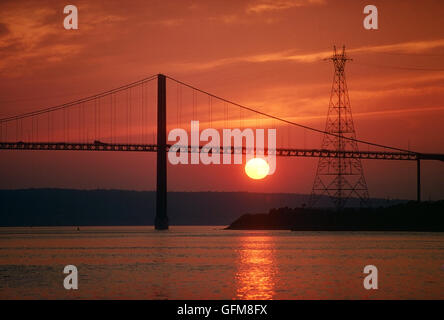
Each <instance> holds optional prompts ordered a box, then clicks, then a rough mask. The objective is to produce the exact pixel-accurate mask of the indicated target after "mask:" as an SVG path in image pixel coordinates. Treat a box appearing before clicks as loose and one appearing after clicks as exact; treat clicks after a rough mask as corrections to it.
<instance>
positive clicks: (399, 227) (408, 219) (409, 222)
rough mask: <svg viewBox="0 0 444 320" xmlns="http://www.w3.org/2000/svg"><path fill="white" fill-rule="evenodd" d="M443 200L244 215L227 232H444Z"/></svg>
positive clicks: (291, 209) (292, 209) (273, 210)
mask: <svg viewBox="0 0 444 320" xmlns="http://www.w3.org/2000/svg"><path fill="white" fill-rule="evenodd" d="M443 212H444V200H441V201H433V202H432V201H428V202H421V203H418V202H416V201H410V202H407V203H400V204H396V205H392V206H389V207H379V208H363V209H344V210H343V211H341V212H335V211H333V210H326V209H306V208H279V209H272V210H270V211H269V213H266V214H264V213H262V214H244V215H242V216H241V217H240V218H238V219H236V220H235V221H234V222H233V223H231V224H230V225H229V226H228V227H227V229H235V230H293V231H414V232H416V231H418V232H422V231H430V232H444V215H443Z"/></svg>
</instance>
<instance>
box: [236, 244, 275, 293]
mask: <svg viewBox="0 0 444 320" xmlns="http://www.w3.org/2000/svg"><path fill="white" fill-rule="evenodd" d="M240 241H241V247H240V249H239V250H238V259H237V273H236V299H248V300H249V299H252V300H254V299H259V300H269V299H273V296H274V294H275V279H276V274H277V265H276V262H275V256H274V245H275V244H274V239H273V237H270V236H248V237H241V238H240Z"/></svg>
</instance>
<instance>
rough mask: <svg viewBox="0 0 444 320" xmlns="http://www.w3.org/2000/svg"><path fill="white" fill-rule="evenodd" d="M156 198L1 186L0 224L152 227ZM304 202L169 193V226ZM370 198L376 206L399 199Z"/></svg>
mask: <svg viewBox="0 0 444 320" xmlns="http://www.w3.org/2000/svg"><path fill="white" fill-rule="evenodd" d="M155 199H156V194H155V192H154V191H125V190H72V189H24V190H0V226H71V225H74V226H85V225H91V226H94V225H96V226H97V225H103V226H111V225H152V224H153V222H154V214H155ZM307 200H308V196H307V195H300V194H288V193H274V194H270V193H248V192H169V193H168V215H169V218H170V224H171V225H228V224H229V223H231V222H232V221H234V220H235V219H237V218H238V217H239V216H241V215H242V214H244V213H247V212H250V213H260V212H267V211H268V210H269V209H270V208H279V207H285V206H287V207H300V206H302V205H303V204H304V203H305V202H306V201H307ZM327 201H328V199H326V198H325V199H321V202H323V203H324V204H326V203H327ZM372 201H373V203H374V204H375V205H378V206H380V205H385V206H386V205H389V204H394V203H399V202H402V201H400V200H391V201H387V200H382V199H373V200H372Z"/></svg>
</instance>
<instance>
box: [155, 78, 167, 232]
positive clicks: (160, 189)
mask: <svg viewBox="0 0 444 320" xmlns="http://www.w3.org/2000/svg"><path fill="white" fill-rule="evenodd" d="M166 134H167V132H166V77H165V75H163V74H158V75H157V186H156V218H155V220H154V227H155V229H156V230H166V229H168V215H167V153H166V147H167V145H166V142H167V141H166Z"/></svg>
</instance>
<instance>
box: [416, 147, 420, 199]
mask: <svg viewBox="0 0 444 320" xmlns="http://www.w3.org/2000/svg"><path fill="white" fill-rule="evenodd" d="M416 200H417V201H418V202H421V159H420V158H419V156H418V160H416Z"/></svg>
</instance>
